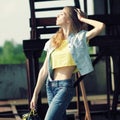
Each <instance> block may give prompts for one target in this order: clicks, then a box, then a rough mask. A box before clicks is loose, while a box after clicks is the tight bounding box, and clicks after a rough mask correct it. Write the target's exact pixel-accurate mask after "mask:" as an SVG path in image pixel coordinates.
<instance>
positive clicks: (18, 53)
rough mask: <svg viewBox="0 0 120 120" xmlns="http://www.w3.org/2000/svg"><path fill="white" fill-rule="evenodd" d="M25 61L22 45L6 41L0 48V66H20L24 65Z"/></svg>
mask: <svg viewBox="0 0 120 120" xmlns="http://www.w3.org/2000/svg"><path fill="white" fill-rule="evenodd" d="M25 60H26V57H25V55H24V53H23V48H22V45H20V44H17V45H16V44H14V42H13V41H6V42H5V43H4V45H3V47H0V64H21V63H25Z"/></svg>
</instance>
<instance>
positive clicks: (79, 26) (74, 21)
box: [51, 6, 87, 48]
mask: <svg viewBox="0 0 120 120" xmlns="http://www.w3.org/2000/svg"><path fill="white" fill-rule="evenodd" d="M64 9H65V10H66V14H67V15H68V16H69V19H70V21H71V28H70V30H69V31H70V33H73V34H76V33H77V32H79V31H81V30H87V24H86V23H83V22H81V21H80V20H79V19H78V16H77V12H76V11H75V9H76V7H73V6H66V7H64ZM80 15H81V16H82V17H86V14H85V13H84V12H82V11H81V10H80ZM70 33H69V34H70ZM64 39H65V36H64V33H63V30H62V28H59V30H58V31H57V32H56V33H55V35H53V37H52V38H51V45H52V46H53V47H56V48H57V47H59V46H60V45H61V43H62V41H63V40H64Z"/></svg>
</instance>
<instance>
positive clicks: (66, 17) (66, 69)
mask: <svg viewBox="0 0 120 120" xmlns="http://www.w3.org/2000/svg"><path fill="white" fill-rule="evenodd" d="M87 24H89V25H91V26H93V29H92V30H90V31H86V25H87ZM56 25H58V26H60V29H59V30H58V32H57V33H56V34H55V35H54V36H53V37H52V38H51V39H50V40H49V41H48V42H47V43H46V45H45V49H44V50H46V51H47V56H46V59H45V61H44V64H43V66H42V68H41V70H40V72H39V75H38V80H37V84H36V87H35V90H34V93H33V97H32V100H31V103H30V108H31V109H35V107H36V103H37V99H38V94H39V92H40V90H41V88H42V86H43V84H44V81H45V80H46V78H47V80H46V90H47V98H48V103H49V108H48V110H47V113H46V116H45V120H66V119H67V118H66V114H65V113H66V109H67V107H68V105H69V103H70V101H71V99H72V98H73V95H74V87H73V80H72V75H73V73H74V72H79V74H80V75H85V74H88V73H90V72H92V71H93V66H92V63H91V59H90V56H89V53H88V48H87V41H89V40H90V39H91V38H93V37H95V36H96V35H98V34H99V33H100V32H101V31H102V30H103V28H104V24H103V23H102V22H99V21H95V20H90V19H88V18H86V17H85V14H84V13H83V12H82V11H81V10H80V9H78V8H75V7H71V6H69V7H68V6H67V7H64V8H63V10H62V11H61V12H60V14H58V16H57V19H56Z"/></svg>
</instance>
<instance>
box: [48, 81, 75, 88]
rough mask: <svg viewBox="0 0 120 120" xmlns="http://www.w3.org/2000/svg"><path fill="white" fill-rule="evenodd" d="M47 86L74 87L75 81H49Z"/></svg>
mask: <svg viewBox="0 0 120 120" xmlns="http://www.w3.org/2000/svg"><path fill="white" fill-rule="evenodd" d="M47 85H48V86H52V87H66V86H71V87H72V86H73V80H72V79H66V80H52V81H49V79H48V80H47Z"/></svg>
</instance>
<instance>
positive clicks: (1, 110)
mask: <svg viewBox="0 0 120 120" xmlns="http://www.w3.org/2000/svg"><path fill="white" fill-rule="evenodd" d="M10 111H12V110H11V107H0V113H2V112H10Z"/></svg>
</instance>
